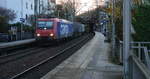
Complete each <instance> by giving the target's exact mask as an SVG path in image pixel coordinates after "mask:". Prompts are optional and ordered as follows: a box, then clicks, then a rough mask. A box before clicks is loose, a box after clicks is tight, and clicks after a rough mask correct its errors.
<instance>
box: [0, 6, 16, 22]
mask: <svg viewBox="0 0 150 79" xmlns="http://www.w3.org/2000/svg"><path fill="white" fill-rule="evenodd" d="M0 16H2V17H4V18H5V19H6V22H7V23H8V22H9V21H13V20H14V19H15V18H16V13H15V12H14V11H13V10H10V9H5V8H2V7H0Z"/></svg>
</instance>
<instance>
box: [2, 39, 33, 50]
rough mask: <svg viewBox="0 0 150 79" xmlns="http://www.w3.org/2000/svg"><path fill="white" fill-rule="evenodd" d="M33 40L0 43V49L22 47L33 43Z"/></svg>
mask: <svg viewBox="0 0 150 79" xmlns="http://www.w3.org/2000/svg"><path fill="white" fill-rule="evenodd" d="M34 41H35V39H26V40H20V41H13V42H6V43H0V49H2V48H7V47H13V46H17V45H23V44H28V43H32V42H34Z"/></svg>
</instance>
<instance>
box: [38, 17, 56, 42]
mask: <svg viewBox="0 0 150 79" xmlns="http://www.w3.org/2000/svg"><path fill="white" fill-rule="evenodd" d="M54 39H55V34H54V21H53V20H49V19H38V20H37V27H36V40H38V41H40V40H44V41H45V40H54Z"/></svg>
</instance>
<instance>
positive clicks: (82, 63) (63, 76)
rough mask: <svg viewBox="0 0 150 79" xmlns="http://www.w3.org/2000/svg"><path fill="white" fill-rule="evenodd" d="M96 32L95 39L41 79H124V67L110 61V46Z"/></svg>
mask: <svg viewBox="0 0 150 79" xmlns="http://www.w3.org/2000/svg"><path fill="white" fill-rule="evenodd" d="M104 39H105V37H104V36H103V35H102V34H101V33H99V32H96V35H95V36H94V38H93V39H92V40H91V41H89V42H88V43H87V44H85V45H84V46H83V47H82V48H81V49H80V50H78V51H77V52H76V53H75V54H74V55H72V56H71V57H70V58H68V59H67V60H65V61H64V62H63V63H61V64H60V65H59V66H57V67H56V68H55V69H53V70H52V71H50V72H49V73H47V74H46V75H45V76H44V77H42V78H41V79H122V66H120V65H116V64H113V63H111V62H110V61H109V60H110V58H109V53H110V51H111V50H110V44H108V43H104Z"/></svg>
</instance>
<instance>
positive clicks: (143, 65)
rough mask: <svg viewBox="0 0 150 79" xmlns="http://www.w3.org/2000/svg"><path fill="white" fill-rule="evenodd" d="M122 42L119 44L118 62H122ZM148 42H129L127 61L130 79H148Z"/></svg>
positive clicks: (149, 74) (149, 64) (149, 75)
mask: <svg viewBox="0 0 150 79" xmlns="http://www.w3.org/2000/svg"><path fill="white" fill-rule="evenodd" d="M122 44H123V43H122V42H120V62H122V61H123V53H122V52H123V51H122ZM149 48H150V42H131V51H130V56H129V59H128V62H129V74H128V75H129V78H130V79H150V50H149Z"/></svg>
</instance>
